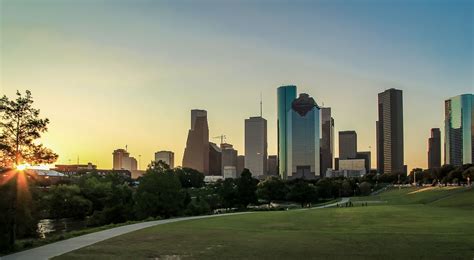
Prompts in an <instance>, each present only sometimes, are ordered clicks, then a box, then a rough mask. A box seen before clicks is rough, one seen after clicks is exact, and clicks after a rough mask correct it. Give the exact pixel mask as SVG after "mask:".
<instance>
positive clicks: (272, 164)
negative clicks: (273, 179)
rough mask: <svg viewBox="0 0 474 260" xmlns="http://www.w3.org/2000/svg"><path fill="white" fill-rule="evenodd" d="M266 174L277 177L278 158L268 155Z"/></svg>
mask: <svg viewBox="0 0 474 260" xmlns="http://www.w3.org/2000/svg"><path fill="white" fill-rule="evenodd" d="M267 174H268V175H270V176H276V175H278V156H276V155H269V156H268V160H267Z"/></svg>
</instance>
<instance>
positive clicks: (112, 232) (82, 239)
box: [0, 212, 251, 260]
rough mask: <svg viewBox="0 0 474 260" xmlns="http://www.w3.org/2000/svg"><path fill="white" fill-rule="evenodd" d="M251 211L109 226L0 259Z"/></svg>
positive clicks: (26, 259)
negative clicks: (187, 221)
mask: <svg viewBox="0 0 474 260" xmlns="http://www.w3.org/2000/svg"><path fill="white" fill-rule="evenodd" d="M247 213H251V212H239V213H228V214H219V215H206V216H195V217H183V218H173V219H163V220H156V221H148V222H142V223H136V224H131V225H126V226H121V227H116V228H111V229H107V230H103V231H99V232H94V233H90V234H87V235H83V236H78V237H73V238H70V239H66V240H62V241H58V242H54V243H51V244H47V245H44V246H40V247H36V248H32V249H29V250H25V251H21V252H17V253H14V254H11V255H6V256H3V257H0V259H1V260H14V259H22V260H30V259H31V260H38V259H49V258H52V257H55V256H59V255H62V254H65V253H68V252H71V251H73V250H76V249H79V248H82V247H85V246H89V245H92V244H95V243H97V242H100V241H103V240H106V239H109V238H112V237H115V236H120V235H123V234H126V233H129V232H133V231H136V230H140V229H143V228H147V227H153V226H157V225H163V224H168V223H173V222H178V221H185V220H193V219H203V218H213V217H220V216H229V215H239V214H247Z"/></svg>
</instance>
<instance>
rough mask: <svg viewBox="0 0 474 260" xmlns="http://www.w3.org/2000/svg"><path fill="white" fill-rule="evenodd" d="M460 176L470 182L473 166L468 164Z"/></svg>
mask: <svg viewBox="0 0 474 260" xmlns="http://www.w3.org/2000/svg"><path fill="white" fill-rule="evenodd" d="M462 177H463V178H464V179H466V180H468V184H470V182H472V180H473V178H474V166H470V167H469V168H467V169H466V170H464V171H463V173H462Z"/></svg>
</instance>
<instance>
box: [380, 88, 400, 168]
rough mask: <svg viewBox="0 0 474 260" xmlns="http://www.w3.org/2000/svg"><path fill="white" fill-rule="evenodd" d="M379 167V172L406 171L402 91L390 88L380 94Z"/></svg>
mask: <svg viewBox="0 0 474 260" xmlns="http://www.w3.org/2000/svg"><path fill="white" fill-rule="evenodd" d="M376 132H377V168H378V172H379V173H404V174H406V166H405V165H404V158H403V97H402V91H401V90H398V89H393V88H391V89H388V90H386V91H384V92H382V93H379V94H378V121H377V124H376Z"/></svg>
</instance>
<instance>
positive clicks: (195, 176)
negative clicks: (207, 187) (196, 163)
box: [174, 168, 204, 188]
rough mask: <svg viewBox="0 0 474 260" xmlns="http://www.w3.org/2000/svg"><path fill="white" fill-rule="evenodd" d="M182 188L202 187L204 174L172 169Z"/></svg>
mask: <svg viewBox="0 0 474 260" xmlns="http://www.w3.org/2000/svg"><path fill="white" fill-rule="evenodd" d="M174 172H175V173H176V175H178V178H179V181H180V182H181V186H182V187H183V188H201V187H202V186H204V174H203V173H201V172H199V171H197V170H194V169H191V168H176V169H174Z"/></svg>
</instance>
